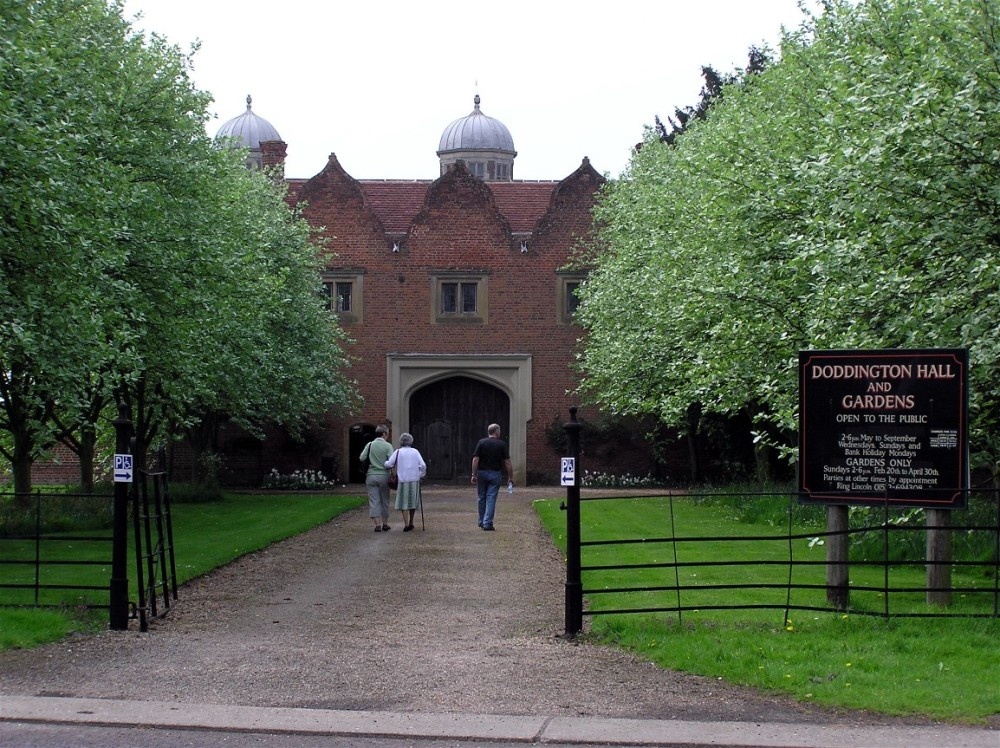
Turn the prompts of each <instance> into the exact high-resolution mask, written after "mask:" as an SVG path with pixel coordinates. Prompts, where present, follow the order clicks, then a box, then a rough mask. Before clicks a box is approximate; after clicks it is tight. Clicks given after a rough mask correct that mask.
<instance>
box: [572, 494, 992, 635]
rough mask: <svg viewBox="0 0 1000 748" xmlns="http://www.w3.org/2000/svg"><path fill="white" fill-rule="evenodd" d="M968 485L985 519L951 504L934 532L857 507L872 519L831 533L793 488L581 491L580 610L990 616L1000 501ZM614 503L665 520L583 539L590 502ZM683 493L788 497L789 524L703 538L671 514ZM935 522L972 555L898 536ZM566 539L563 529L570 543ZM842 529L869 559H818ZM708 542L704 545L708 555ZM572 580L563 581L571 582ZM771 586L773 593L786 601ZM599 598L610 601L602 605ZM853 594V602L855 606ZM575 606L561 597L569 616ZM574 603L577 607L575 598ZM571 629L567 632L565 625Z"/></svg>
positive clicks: (593, 511)
mask: <svg viewBox="0 0 1000 748" xmlns="http://www.w3.org/2000/svg"><path fill="white" fill-rule="evenodd" d="M970 493H972V494H973V496H972V497H970V500H972V499H975V500H976V503H977V505H978V506H981V507H987V511H986V512H980V516H978V517H977V518H974V519H972V520H970V521H969V522H968V523H967V524H959V523H958V522H959V520H960V519H961V517H962V516H963V515H962V514H961V512H962V510H956V511H955V512H953V515H952V516H953V517H954V520H953V521H952V522H949V523H948V524H947V525H945V526H938V525H935V526H934V527H933V528H931V527H930V526H923V525H920V524H913V523H912V521H913V520H914V518H917V519H918V520H919V518H920V517H921V516H922V515H921V514H920V512H921V511H922V510H913V509H906V508H899V507H896V506H891V507H890V506H888V505H886V506H884V507H876V508H872V507H865V508H863V509H862V510H859V512H858V515H859V516H863V517H868V518H869V521H868V522H867V523H858V524H857V526H852V527H850V528H849V529H846V530H836V531H828V530H827V529H826V527H825V525H824V524H823V522H822V519H820V520H819V522H817V507H815V506H813V507H807V506H803V505H801V504H799V503H798V501H797V496H796V495H795V494H794V493H761V494H752V495H751V494H746V493H741V494H723V493H719V494H700V495H698V496H697V497H693V496H679V495H665V496H664V497H662V498H658V499H657V498H650V497H649V496H648V495H647V496H624V497H606V496H602V497H593V498H587V497H580V498H578V499H577V501H579V502H580V504H581V509H580V511H581V512H584V513H586V514H587V518H588V522H583V523H582V529H581V530H579V531H578V532H579V542H578V546H579V548H578V552H579V559H580V565H579V572H580V586H579V594H580V595H581V596H582V597H586V598H587V599H588V600H590V603H591V604H590V605H589V606H588V608H587V609H583V610H582V611H581V612H582V615H589V616H598V615H621V614H631V613H668V614H677V616H678V617H680V616H681V615H682V614H683V613H687V612H693V611H707V610H782V611H784V618H785V620H786V621H787V620H788V618H789V612H790V611H792V610H798V611H813V612H827V613H848V612H849V613H851V614H854V615H869V616H879V617H890V616H891V617H918V618H932V617H933V618H997V617H1000V498H998V494H997V492H996V491H992V490H990V491H972V492H970ZM570 499H571V501H572V499H573V497H572V496H570ZM609 501H610V502H622V501H631V502H644V504H639V505H637V507H638V506H641V507H642V511H644V512H648V513H655V512H659V513H660V515H659V516H660V520H659V521H657V522H655V523H651V526H655V528H656V534H655V535H654V536H651V537H649V536H647V537H634V536H633V537H628V536H626V535H625V534H623V535H622V536H621V537H612V538H607V537H606V535H607V532H608V531H607V530H606V529H602V530H600V531H598V530H592V532H591V534H592V535H593V534H597V535H598V536H599V537H596V538H592V539H588V538H587V537H586V535H587V534H588V527H591V528H594V527H600V526H601V525H600V514H601V510H600V507H599V505H595V506H593V507H591V506H590V502H609ZM679 501H684V502H703V503H704V506H705V507H706V511H709V508H710V507H711V506H712V505H713V502H714V503H715V505H716V506H726V507H731V506H732V505H733V504H739V503H749V502H754V501H762V502H771V504H774V503H777V502H785V504H786V506H785V509H784V511H785V513H786V516H785V518H784V521H783V523H782V524H783V525H784V529H783V530H782V529H779V528H778V527H776V528H775V532H774V533H773V534H767V533H762V532H760V530H759V529H757V528H755V530H756V531H754V532H749V533H748V534H746V535H735V534H725V535H707V534H705V533H704V531H703V530H702V531H700V532H699V531H698V530H697V529H694V530H688V529H687V528H685V527H684V523H683V521H682V520H680V519H678V518H677V516H676V515H677V513H676V512H675V503H676V502H679ZM583 505H588V506H583ZM654 506H655V507H656V508H652V507H654ZM743 508H744V509H745V508H746V507H745V506H744V507H743ZM990 508H992V509H990ZM821 510H822V508H820V511H821ZM727 511H728V509H727ZM990 511H992V514H993V515H994V518H995V520H996V521H992V520H988V521H985V522H984V521H983V518H982V516H981V515H982V514H987V513H989V512H990ZM864 512H867V514H864ZM878 513H880V514H881V516H880V517H877V519H878V521H877V522H872V521H870V519H871V517H872V515H877V514H878ZM751 514H752V513H751ZM643 516H647V515H643ZM904 520H909V521H910V522H904ZM932 529H933V531H935V532H943V533H946V534H947V536H948V538H949V539H953V538H963V539H964V538H968V537H970V536H971V535H972V534H975V535H976V536H977V540H978V543H979V546H978V548H979V550H978V553H979V556H977V557H974V558H968V557H954V558H947V559H944V560H941V559H930V560H928V559H927V558H926V557H920V558H917V557H915V556H914V554H915V551H914V549H915V548H916V546H915V545H914V544H913V542H912V541H913V539H912V538H910V539H908V541H909V542H904V541H902V540H901V539H902V538H903V537H904V535H905V534H910V533H915V534H923V533H928V532H930V531H931V530H932ZM688 532H690V533H691V534H688ZM572 535H573V533H572V531H571V530H570V529H569V528H568V529H567V539H570V538H571V536H572ZM845 537H846V539H847V544H848V545H849V546H851V547H853V546H854V545H855V544H857V543H858V542H859V541H860V540H861V539H864V540H865V541H866V543H867V547H868V549H869V552H868V556H867V557H866V558H862V559H858V558H850V557H848V558H846V559H841V560H838V559H836V558H832V559H831V558H825V557H816V553H820V552H822V548H823V546H824V545H825V544H827V543H831V541H833V540H834V539H838V538H845ZM873 540H877V542H873ZM900 546H904V549H907V550H909V555H907V554H906V553H902V554H901V553H900V550H899V547H900ZM706 549H711V551H710V552H709V553H706V552H705V551H706ZM817 549H818V550H817ZM984 549H985V550H984ZM569 552H570V553H571V554H572V553H573V551H572V550H570V551H569ZM621 555H627V556H628V558H629V560H628V561H626V562H616V561H615V557H616V556H621ZM654 555H655V557H654ZM647 556H648V558H647ZM900 556H902V557H900ZM836 567H841V569H844V568H846V569H848V570H849V573H850V574H852V575H856V577H857V578H856V579H851V581H850V584H849V587H848V590H847V594H848V595H850V596H851V602H850V603H849V604H847V605H846V606H845V605H843V604H839V603H838V602H836V600H837V598H836V596H831V595H830V594H829V593H830V591H831V584H830V582H829V579H825V578H824V576H823V574H824V572H826V573H829V570H830V569H831V568H836ZM933 567H947V569H948V570H949V574H950V570H955V571H956V573H960V574H961V578H960V579H957V580H955V582H954V583H949V584H948V585H947V586H940V585H935V584H932V583H930V581H924V582H921V581H920V579H919V577H920V574H921V573H923V572H926V573H927V575H928V577H929V576H930V570H931V569H932V568H933ZM841 573H843V572H842V571H841ZM568 578H569V577H568ZM949 581H950V580H949ZM569 586H570V585H569V583H568V584H567V588H568V590H569ZM731 593H739V594H731ZM755 593H761V594H755ZM774 593H780V596H781V599H777V598H776V597H775V594H774ZM929 593H941V594H944V595H956V596H959V598H960V604H955V605H935V604H930V603H928V602H927V600H928V599H929V598H928V594H929ZM824 595H825V596H826V598H827V599H826V602H824V601H823V596H824ZM918 596H919V597H918ZM603 598H613V600H612V601H611V602H604V601H603V600H602V599H603ZM859 598H860V604H856V603H855V600H857V599H859ZM570 605H571V603H570V600H569V596H568V597H567V621H568V622H570V621H571V619H570V616H569V613H570ZM580 605H581V608H582V602H581V603H580ZM567 631H568V633H573V632H572V631H571V630H570V629H569V626H568V628H567Z"/></svg>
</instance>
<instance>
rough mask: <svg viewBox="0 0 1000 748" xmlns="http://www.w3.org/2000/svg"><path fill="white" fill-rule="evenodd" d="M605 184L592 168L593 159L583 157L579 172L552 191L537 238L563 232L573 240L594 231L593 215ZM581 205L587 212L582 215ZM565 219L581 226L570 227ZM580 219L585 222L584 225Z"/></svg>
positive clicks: (571, 175) (539, 225) (603, 179)
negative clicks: (592, 225) (599, 194)
mask: <svg viewBox="0 0 1000 748" xmlns="http://www.w3.org/2000/svg"><path fill="white" fill-rule="evenodd" d="M605 182H607V179H605V178H604V177H603V176H602V175H601V174H600V173H598V171H597V170H596V169H595V168H594V167H593V166H591V164H590V159H589V158H587V157H586V156H584V158H583V161H582V162H581V164H580V166H579V167H578V168H577V169H576V171H574V172H573V173H572V174H570V175H569V176H568V177H566V178H565V179H563V180H562V181H561V182H559V184H558V185H556V187H555V189H554V190H553V191H552V199H551V202H550V204H549V206H548V210H547V211H546V212H545V215H544V216H542V218H541V220H540V221H539V222H538V225H537V231H536V237H537V238H541V237H542V236H544V235H546V234H553V233H559V232H560V230H561V231H563V233H566V231H567V230H568V231H569V233H571V234H572V235H573V236H582V235H584V234H586V233H588V232H589V231H590V229H591V228H592V227H591V224H590V217H591V213H590V211H591V209H592V208H593V206H594V205H595V204H596V202H597V195H598V192H599V191H600V188H601V187H602V186H603V185H604V184H605ZM581 205H584V206H586V207H587V210H585V211H581V210H580V206H581ZM566 217H572V219H573V223H574V224H579V225H573V226H567V225H566V223H565V220H566ZM581 217H582V218H584V219H585V220H584V221H583V222H582V223H581V221H580V219H581Z"/></svg>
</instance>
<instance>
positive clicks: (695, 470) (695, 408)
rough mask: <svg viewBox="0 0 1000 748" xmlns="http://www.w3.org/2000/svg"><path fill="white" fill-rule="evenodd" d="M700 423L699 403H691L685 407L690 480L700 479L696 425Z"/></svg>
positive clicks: (696, 480) (694, 481)
mask: <svg viewBox="0 0 1000 748" xmlns="http://www.w3.org/2000/svg"><path fill="white" fill-rule="evenodd" d="M700 424H701V405H700V404H699V403H691V405H689V406H688V409H687V444H688V465H689V466H690V470H691V482H692V483H697V482H698V481H699V480H701V463H700V462H699V460H698V427H699V425H700Z"/></svg>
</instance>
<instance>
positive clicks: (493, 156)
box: [437, 94, 517, 182]
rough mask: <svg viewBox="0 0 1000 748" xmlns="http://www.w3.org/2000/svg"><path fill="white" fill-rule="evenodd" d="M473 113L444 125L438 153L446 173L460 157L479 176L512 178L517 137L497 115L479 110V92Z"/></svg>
mask: <svg viewBox="0 0 1000 748" xmlns="http://www.w3.org/2000/svg"><path fill="white" fill-rule="evenodd" d="M474 101H475V105H476V107H475V109H473V110H472V113H471V114H469V115H468V116H466V117H462V118H461V119H457V120H455V121H454V122H452V123H451V124H450V125H448V126H447V127H446V128H445V129H444V133H443V134H442V135H441V142H440V144H439V145H438V151H437V155H438V158H440V159H441V173H442V174H444V173H445V172H447V171H448V170H449V169H451V168H452V167H453V166H454V165H455V164H456V163H457V162H458V161H463V162H464V163H465V165H466V168H468V170H469V171H470V172H472V173H473V174H475V175H476V176H477V177H479V178H480V179H482V180H484V181H487V182H509V181H511V180H512V179H513V178H514V157H515V156H517V151H515V150H514V139H513V138H512V137H511V136H510V130H508V129H507V126H506V125H504V123H503V122H501V121H500V120H498V119H493V117H487V116H486V115H485V114H483V113H482V112H481V111H480V110H479V94H476V98H475V99H474Z"/></svg>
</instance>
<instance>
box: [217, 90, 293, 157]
mask: <svg viewBox="0 0 1000 748" xmlns="http://www.w3.org/2000/svg"><path fill="white" fill-rule="evenodd" d="M250 103H251V98H250V95H249V94H247V110H246V111H245V112H243V114H241V115H240V116H239V117H233V118H232V119H231V120H229V121H228V122H227V123H226V124H224V125H223V126H222V127H220V128H219V131H218V132H217V133H216V134H215V139H216V140H220V141H221V140H228V141H229V142H231V143H233V144H234V145H235V146H236V147H237V148H246V149H247V150H248V151H249V153H247V166H248V167H250V168H257V169H260V168H261V167H262V166H263V154H262V152H261V148H260V144H261V143H266V142H269V141H279V142H280V141H281V136H280V135H279V134H278V131H277V130H275V129H274V125H272V124H271V123H270V122H268V121H267V120H266V119H264V118H263V117H258V116H257V115H256V114H254V113H253V111H251V109H250Z"/></svg>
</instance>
